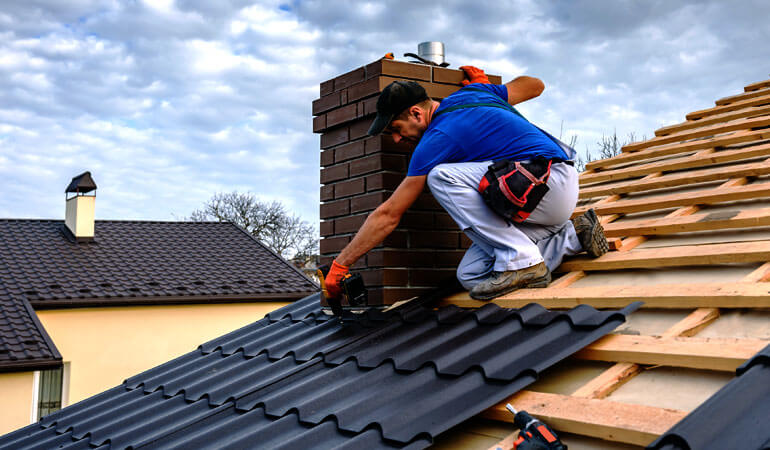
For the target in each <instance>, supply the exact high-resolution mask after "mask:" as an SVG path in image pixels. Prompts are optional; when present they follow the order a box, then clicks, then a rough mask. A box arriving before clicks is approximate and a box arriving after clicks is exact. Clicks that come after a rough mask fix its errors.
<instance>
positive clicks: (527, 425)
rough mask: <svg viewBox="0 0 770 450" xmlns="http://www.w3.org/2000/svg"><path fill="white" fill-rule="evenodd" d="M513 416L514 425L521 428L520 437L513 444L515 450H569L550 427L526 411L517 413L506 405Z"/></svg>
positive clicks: (509, 405) (511, 406)
mask: <svg viewBox="0 0 770 450" xmlns="http://www.w3.org/2000/svg"><path fill="white" fill-rule="evenodd" d="M505 407H506V408H508V411H510V412H511V414H513V423H514V424H516V426H517V427H518V428H519V437H518V439H516V442H514V443H513V450H567V446H566V445H565V444H562V443H561V441H560V440H559V436H558V435H556V432H555V431H553V430H552V429H551V428H550V427H549V426H548V425H546V424H544V423H543V422H541V421H539V420H537V419H535V418H534V417H532V416H530V415H529V413H527V412H526V411H516V409H515V408H514V407H513V405H511V404H510V403H508V404H507V405H505Z"/></svg>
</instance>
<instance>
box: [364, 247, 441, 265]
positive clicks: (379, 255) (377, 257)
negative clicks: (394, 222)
mask: <svg viewBox="0 0 770 450" xmlns="http://www.w3.org/2000/svg"><path fill="white" fill-rule="evenodd" d="M434 253H435V252H434V251H433V250H427V251H422V252H416V251H407V250H381V249H378V250H372V251H370V252H369V253H368V254H367V257H368V258H367V262H368V263H369V267H383V266H384V267H431V266H433V262H434Z"/></svg>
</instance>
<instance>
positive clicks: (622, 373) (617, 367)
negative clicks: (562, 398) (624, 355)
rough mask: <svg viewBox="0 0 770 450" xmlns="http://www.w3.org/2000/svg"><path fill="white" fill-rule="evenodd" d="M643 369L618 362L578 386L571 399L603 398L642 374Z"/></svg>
mask: <svg viewBox="0 0 770 450" xmlns="http://www.w3.org/2000/svg"><path fill="white" fill-rule="evenodd" d="M643 370H644V368H643V367H642V366H640V365H638V364H634V363H630V362H619V363H617V364H613V366H612V367H610V368H609V369H607V370H605V371H604V372H602V373H601V374H599V375H598V376H596V377H594V378H593V379H591V381H589V382H588V383H586V384H584V385H583V386H580V388H579V389H578V390H576V391H575V392H573V393H572V396H573V397H585V398H605V397H607V396H608V395H610V394H612V393H613V392H615V391H616V390H617V389H618V388H619V387H620V386H623V385H624V384H625V383H626V382H628V381H629V380H630V379H631V378H633V377H635V376H636V375H638V374H640V373H642V371H643Z"/></svg>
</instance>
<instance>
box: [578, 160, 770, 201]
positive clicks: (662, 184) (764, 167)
mask: <svg viewBox="0 0 770 450" xmlns="http://www.w3.org/2000/svg"><path fill="white" fill-rule="evenodd" d="M767 174H770V161H768V160H765V161H762V162H753V163H745V164H736V165H733V166H727V167H716V168H707V169H698V170H693V171H689V172H680V173H672V174H669V175H663V176H662V177H660V178H656V179H652V180H649V181H644V180H635V181H625V182H621V183H618V184H614V185H610V186H595V187H585V188H581V189H580V192H579V194H578V198H593V197H603V196H606V195H612V194H627V193H631V192H643V191H650V190H654V189H662V188H669V187H676V186H684V185H688V184H695V183H703V182H706V181H718V180H725V179H727V178H739V177H758V176H762V175H767ZM624 212H625V211H624Z"/></svg>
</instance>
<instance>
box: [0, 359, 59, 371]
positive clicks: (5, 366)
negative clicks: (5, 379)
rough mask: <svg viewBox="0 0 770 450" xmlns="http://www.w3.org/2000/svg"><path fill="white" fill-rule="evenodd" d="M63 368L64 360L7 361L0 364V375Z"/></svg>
mask: <svg viewBox="0 0 770 450" xmlns="http://www.w3.org/2000/svg"><path fill="white" fill-rule="evenodd" d="M61 366H62V359H61V357H59V359H48V360H32V361H5V362H0V373H8V372H33V371H36V370H46V369H55V368H57V367H61Z"/></svg>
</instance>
